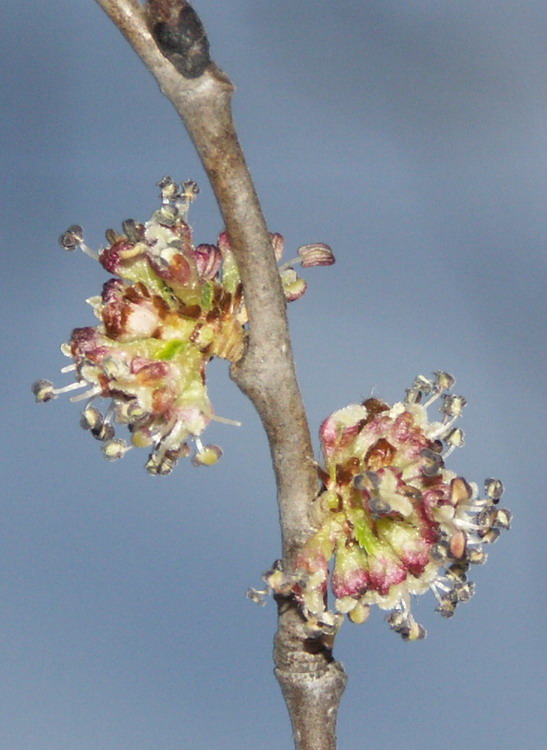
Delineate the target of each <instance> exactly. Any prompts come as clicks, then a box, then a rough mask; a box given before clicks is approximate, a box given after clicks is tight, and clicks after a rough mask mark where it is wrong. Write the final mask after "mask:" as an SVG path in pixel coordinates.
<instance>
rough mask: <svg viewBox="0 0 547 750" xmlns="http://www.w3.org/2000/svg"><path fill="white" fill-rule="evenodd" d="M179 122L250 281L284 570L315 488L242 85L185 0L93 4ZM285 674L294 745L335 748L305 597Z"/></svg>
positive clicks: (249, 378)
mask: <svg viewBox="0 0 547 750" xmlns="http://www.w3.org/2000/svg"><path fill="white" fill-rule="evenodd" d="M96 1H97V2H98V4H99V5H100V6H101V7H102V8H103V10H104V11H105V12H106V13H107V14H108V15H109V16H110V18H111V19H112V21H113V22H114V23H115V24H116V26H117V27H118V28H119V29H120V31H121V32H122V33H123V34H124V36H125V37H126V39H127V40H128V41H129V43H130V44H131V46H132V47H133V49H134V50H135V52H136V53H137V54H138V55H139V57H140V58H141V60H142V61H143V62H144V64H145V65H146V67H147V68H148V69H149V70H150V71H151V72H152V74H153V75H154V76H155V78H156V80H157V81H158V84H159V86H160V88H161V90H162V92H163V93H164V94H165V96H167V98H168V99H169V100H170V101H171V102H172V104H173V106H174V107H175V109H176V110H177V112H178V113H179V115H180V117H181V118H182V120H183V122H184V124H185V126H186V128H187V130H188V133H189V135H190V137H191V138H192V141H193V142H194V145H195V147H196V149H197V151H198V153H199V155H200V158H201V160H202V163H203V166H204V168H205V170H206V172H207V175H208V177H209V180H210V182H211V185H212V187H213V190H214V193H215V195H216V198H217V201H218V204H219V207H220V211H221V213H222V216H223V219H224V222H225V225H226V230H227V232H228V234H229V236H230V240H231V244H232V247H233V251H234V255H235V257H236V260H237V263H238V267H239V271H240V275H241V280H242V283H243V289H244V295H245V305H246V308H247V311H248V315H249V341H248V348H247V351H246V353H245V355H244V357H243V358H242V359H241V360H240V361H239V362H238V363H237V365H234V366H233V367H232V377H233V379H234V381H235V382H236V383H237V384H238V386H239V387H240V388H241V390H242V391H243V392H244V393H245V394H246V395H247V396H248V397H249V398H250V399H251V401H252V403H253V404H254V406H255V408H256V409H257V411H258V413H259V415H260V417H261V420H262V423H263V425H264V428H265V430H266V433H267V436H268V441H269V445H270V451H271V455H272V462H273V467H274V472H275V477H276V482H277V491H278V503H279V510H280V520H281V529H282V537H283V557H284V565H285V567H286V569H288V570H290V569H292V567H293V565H294V561H295V557H296V555H297V554H298V551H299V549H300V547H301V546H302V544H303V542H304V541H305V539H306V538H307V537H308V536H309V534H310V531H311V527H310V522H309V518H308V512H309V507H310V503H311V501H312V500H313V498H314V497H315V495H316V492H317V476H316V471H315V466H314V463H313V450H312V445H311V438H310V432H309V428H308V424H307V419H306V414H305V411H304V406H303V403H302V398H301V395H300V391H299V388H298V383H297V380H296V375H295V371H294V360H293V356H292V350H291V342H290V339H289V333H288V326H287V318H286V309H285V299H284V295H283V291H282V287H281V282H280V278H279V272H278V270H277V266H276V262H275V257H274V253H273V249H272V245H271V240H270V236H269V234H268V230H267V226H266V222H265V219H264V216H263V214H262V210H261V207H260V204H259V201H258V198H257V195H256V192H255V189H254V186H253V182H252V179H251V176H250V174H249V171H248V169H247V166H246V164H245V159H244V155H243V152H242V150H241V147H240V145H239V141H238V138H237V133H236V130H235V127H234V124H233V120H232V114H231V96H232V92H233V85H232V83H231V82H230V80H229V79H228V77H227V76H226V75H225V74H224V73H223V72H222V71H221V70H220V69H219V68H218V67H217V66H216V65H215V63H214V62H213V61H212V60H211V59H210V57H209V45H208V41H207V37H206V35H205V31H204V29H203V26H202V24H201V21H200V20H199V18H198V16H197V14H196V13H195V11H194V10H193V8H192V7H191V6H190V5H189V4H188V3H186V2H182V0H149V2H148V3H147V9H146V12H145V9H144V7H143V6H141V4H140V3H139V2H137V0H96ZM278 609H279V629H278V633H277V636H276V646H275V654H274V655H275V662H276V675H277V677H278V680H279V682H280V684H281V688H282V691H283V695H284V697H285V700H286V702H287V705H288V708H289V713H290V716H291V721H292V724H293V732H294V738H295V746H296V748H297V750H333V749H334V748H335V746H336V739H335V724H336V713H337V708H338V704H339V701H340V698H341V696H342V692H343V690H344V686H345V680H346V678H345V674H344V672H343V670H342V667H341V666H340V665H339V664H337V663H336V662H335V661H334V660H333V659H332V654H331V648H330V644H328V643H326V642H324V641H322V640H318V641H310V639H309V638H308V637H307V636H306V633H305V631H304V628H303V619H302V617H301V615H300V613H299V611H298V608H297V606H296V604H295V603H294V602H293V601H291V600H287V599H283V598H278Z"/></svg>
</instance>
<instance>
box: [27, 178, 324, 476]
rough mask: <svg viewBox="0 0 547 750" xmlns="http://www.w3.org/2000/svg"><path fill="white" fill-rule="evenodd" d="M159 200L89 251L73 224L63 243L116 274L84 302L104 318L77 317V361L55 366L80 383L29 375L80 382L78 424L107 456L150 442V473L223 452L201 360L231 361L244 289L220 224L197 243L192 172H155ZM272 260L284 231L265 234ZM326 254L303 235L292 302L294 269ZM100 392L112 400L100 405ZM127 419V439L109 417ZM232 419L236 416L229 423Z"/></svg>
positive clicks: (72, 350)
mask: <svg viewBox="0 0 547 750" xmlns="http://www.w3.org/2000/svg"><path fill="white" fill-rule="evenodd" d="M159 187H160V189H161V198H162V203H161V206H160V208H159V209H158V210H157V211H155V212H154V213H153V215H152V217H151V218H150V220H149V221H147V222H146V223H145V224H141V223H139V222H137V221H135V220H133V219H128V220H127V221H124V222H123V223H122V228H123V232H122V233H118V232H116V231H114V230H113V229H109V230H107V232H106V241H107V243H108V244H107V246H106V247H104V248H103V249H101V250H100V251H99V253H95V252H94V251H93V250H91V249H90V248H89V247H88V246H87V245H86V243H85V242H84V238H83V231H82V228H81V227H80V226H76V225H74V226H71V227H69V229H68V230H67V231H66V232H65V233H64V234H63V235H61V237H60V238H59V242H60V244H61V246H62V247H63V248H65V249H66V250H74V249H76V248H80V249H81V250H82V251H83V252H84V253H86V254H87V255H89V256H91V257H93V258H94V259H96V260H98V261H99V262H100V263H101V265H102V266H103V267H104V268H105V269H106V271H108V272H109V273H111V274H113V275H114V278H111V279H109V280H108V281H107V282H106V283H105V284H104V285H103V289H102V293H101V294H100V295H99V296H97V297H91V298H90V299H88V300H87V302H88V303H89V304H90V305H91V307H92V308H93V312H94V313H95V316H96V317H97V318H98V320H99V324H98V325H97V326H95V327H90V326H88V327H85V328H76V329H74V331H73V332H72V336H71V338H70V340H69V341H68V342H67V343H65V344H63V345H62V347H61V351H62V352H63V354H65V355H66V356H67V357H69V358H71V359H72V360H73V363H72V364H71V365H68V366H67V367H65V368H63V369H62V372H63V373H67V372H73V373H74V374H75V382H73V383H71V384H70V385H67V386H65V387H62V388H55V387H54V385H53V383H52V382H50V381H49V380H39V381H37V382H36V383H34V385H33V392H34V394H35V396H36V400H37V401H38V402H45V401H49V400H51V399H54V398H56V397H57V396H58V395H60V394H61V393H65V392H71V391H77V390H80V391H82V392H81V393H79V394H77V395H74V396H72V397H71V401H76V402H79V401H81V402H83V403H84V408H83V411H82V414H81V419H80V424H81V426H82V427H83V428H84V429H86V430H89V431H90V432H91V434H92V435H93V437H95V438H96V439H98V440H100V441H101V442H102V449H103V454H104V456H105V458H107V459H108V460H115V459H118V458H121V457H122V456H123V455H124V454H125V453H126V452H127V451H128V450H129V449H130V448H131V447H144V448H147V449H148V450H149V451H150V454H149V458H148V461H147V463H146V469H147V471H148V472H149V473H150V474H155V475H158V474H159V475H165V474H169V473H170V472H171V470H172V469H173V467H174V466H175V464H176V463H177V461H178V459H179V458H181V457H183V456H189V455H191V454H193V459H192V461H193V463H194V464H195V465H211V464H213V463H215V462H216V461H217V460H218V458H219V457H220V455H221V453H222V451H221V449H220V448H219V447H218V446H216V445H207V446H204V445H203V444H202V442H201V439H200V435H201V434H202V432H203V431H204V430H205V428H206V427H207V425H208V423H209V422H210V421H211V420H212V419H216V420H218V421H224V422H230V421H231V420H223V419H221V418H219V417H216V416H215V415H214V413H213V409H212V406H211V402H210V400H209V395H208V392H207V385H206V378H205V372H206V366H207V364H208V362H209V361H210V360H211V359H212V358H213V357H215V356H216V357H221V358H223V359H226V360H229V361H230V362H237V361H238V360H239V359H240V358H241V356H242V355H243V352H244V349H245V341H246V323H247V312H246V309H245V303H244V299H243V288H242V284H241V280H240V276H239V272H238V268H237V264H236V262H235V259H234V255H233V252H232V249H231V246H230V240H229V237H228V235H227V234H226V232H222V234H221V235H220V236H219V238H218V241H217V244H216V245H212V244H201V245H197V246H195V245H194V244H193V242H192V230H191V228H190V226H189V224H188V223H187V218H188V210H189V207H190V204H191V203H192V201H193V200H194V199H195V197H196V195H197V193H198V192H199V190H198V187H197V185H196V183H195V182H193V181H186V182H184V183H183V184H182V185H180V186H179V185H177V183H175V182H174V181H173V180H171V178H170V177H165V178H164V179H163V180H161V182H160V183H159ZM271 239H272V245H273V248H274V252H275V255H276V259H277V260H278V261H279V260H280V259H281V256H282V254H283V246H284V241H283V237H282V236H281V235H280V234H272V235H271ZM297 263H298V264H300V265H301V266H302V267H304V268H305V267H311V266H317V265H331V264H332V263H334V256H333V254H332V251H331V249H330V248H329V247H328V245H324V244H313V245H305V246H304V247H301V248H300V249H299V251H298V257H297V258H295V259H293V260H292V261H289V262H288V263H284V264H283V265H282V266H280V269H279V271H280V275H281V281H282V284H283V289H284V292H285V297H286V299H287V300H288V301H292V300H295V299H298V298H299V297H300V296H302V294H304V292H305V290H306V282H305V281H304V280H303V279H301V278H300V277H299V276H298V275H297V274H296V272H295V270H294V267H293V266H294V265H295V264H297ZM97 399H108V400H109V402H110V403H109V405H108V406H107V408H106V411H105V413H104V414H103V413H101V411H100V410H99V409H98V408H97V405H96V402H97ZM116 423H117V424H120V425H126V426H127V428H128V430H129V433H130V443H128V442H126V441H125V440H123V439H121V438H118V437H116V434H115V424H116ZM232 424H238V423H237V422H232Z"/></svg>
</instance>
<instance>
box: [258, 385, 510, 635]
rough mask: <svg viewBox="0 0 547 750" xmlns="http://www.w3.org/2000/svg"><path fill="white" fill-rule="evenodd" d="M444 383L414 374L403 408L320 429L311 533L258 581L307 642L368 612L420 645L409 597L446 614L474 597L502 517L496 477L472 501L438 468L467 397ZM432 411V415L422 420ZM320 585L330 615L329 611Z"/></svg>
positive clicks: (470, 488) (333, 419) (350, 413)
mask: <svg viewBox="0 0 547 750" xmlns="http://www.w3.org/2000/svg"><path fill="white" fill-rule="evenodd" d="M453 384H454V378H453V377H452V376H451V375H448V374H447V373H444V372H437V373H435V377H434V378H433V379H429V378H426V377H424V376H419V377H417V378H416V380H415V382H414V385H413V386H412V388H410V389H409V390H408V391H407V397H406V400H405V401H404V402H401V403H396V404H394V405H393V406H389V405H388V404H386V403H384V402H383V401H381V400H380V399H378V398H369V399H367V400H366V401H365V402H364V403H362V404H351V405H350V406H346V407H345V408H344V409H340V410H339V411H336V412H334V414H332V415H331V416H330V417H329V418H328V419H326V420H325V422H323V424H322V426H321V430H320V437H321V444H322V450H323V455H324V458H325V470H323V469H320V470H319V471H320V478H321V480H322V482H323V491H322V492H321V493H320V494H319V495H318V497H317V499H316V500H315V501H314V505H313V510H312V517H313V522H314V525H315V527H316V529H317V531H316V532H315V533H314V534H313V535H312V536H311V538H310V539H309V540H308V541H307V543H306V544H305V546H304V548H303V549H302V552H301V554H300V556H299V557H298V559H297V561H296V566H295V572H294V573H293V574H292V575H285V574H284V573H283V571H282V570H280V569H279V566H277V567H276V568H274V570H271V571H268V572H267V573H266V574H265V577H264V580H265V581H266V583H267V584H268V588H269V589H271V590H273V591H275V592H277V593H282V594H285V595H286V594H287V593H291V594H293V595H295V596H296V598H297V599H298V601H299V602H300V604H301V607H302V611H303V614H304V615H305V617H306V620H307V627H308V629H309V630H310V631H311V632H312V633H325V634H329V633H330V634H333V633H335V632H336V630H337V629H338V628H339V627H340V624H341V622H342V620H343V615H347V616H348V617H349V619H350V620H351V621H353V622H355V623H362V622H364V621H365V620H366V619H367V617H368V615H369V612H370V607H371V605H374V604H376V605H378V606H379V607H380V608H381V609H384V610H387V611H389V615H388V617H387V621H388V623H389V624H390V626H391V628H392V629H393V630H394V631H395V632H397V633H399V635H401V636H402V638H403V639H405V640H417V639H421V638H423V637H424V636H425V630H424V628H423V627H422V626H421V625H420V624H418V623H417V622H416V621H415V619H414V617H413V615H412V612H411V596H412V595H413V594H423V593H425V592H426V591H428V590H430V589H431V591H432V592H433V594H434V595H435V597H436V599H437V602H438V606H437V610H436V611H437V612H439V613H440V614H441V615H442V616H444V617H452V615H453V614H454V612H455V610H456V608H457V606H458V605H459V604H461V603H463V602H467V601H469V599H470V598H471V596H472V595H473V593H474V584H473V583H472V582H471V581H469V580H468V577H467V575H468V571H469V569H470V568H471V567H472V566H474V565H478V564H482V563H484V562H485V561H486V557H487V554H486V552H485V551H484V549H483V545H485V544H489V543H492V542H495V541H496V539H497V538H498V537H499V535H500V531H501V530H503V529H507V528H509V526H510V521H511V514H510V512H509V511H508V510H505V509H501V508H499V507H498V502H499V499H500V497H501V495H502V492H503V486H502V483H501V482H500V481H499V480H497V479H487V480H486V482H485V494H484V497H479V492H478V488H477V486H476V485H475V484H473V483H469V482H467V481H466V480H465V479H464V478H463V477H461V476H458V475H457V474H455V473H454V472H453V471H450V470H449V469H446V468H445V459H446V458H447V457H448V455H449V454H450V453H451V452H452V451H453V450H454V448H456V447H458V446H461V445H463V432H462V430H461V429H460V428H459V427H456V426H455V422H456V420H457V419H458V417H459V416H460V415H461V413H462V410H463V408H464V406H465V404H466V400H465V398H463V397H462V396H458V395H455V394H453V393H451V388H452V386H453ZM435 402H437V403H440V414H441V418H440V421H429V417H428V413H427V409H428V407H430V406H431V405H432V404H433V403H435ZM329 568H331V569H332V574H331V570H329ZM329 576H331V587H332V592H333V594H334V596H335V603H334V610H335V611H329V610H328V609H327V606H326V600H327V585H328V580H329ZM255 593H261V592H255ZM253 598H255V597H253Z"/></svg>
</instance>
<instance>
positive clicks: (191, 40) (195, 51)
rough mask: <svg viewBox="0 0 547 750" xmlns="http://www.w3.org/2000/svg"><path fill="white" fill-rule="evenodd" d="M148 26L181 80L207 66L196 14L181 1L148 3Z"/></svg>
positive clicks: (206, 51) (204, 37)
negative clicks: (182, 77) (181, 77)
mask: <svg viewBox="0 0 547 750" xmlns="http://www.w3.org/2000/svg"><path fill="white" fill-rule="evenodd" d="M147 15H148V26H149V28H150V32H151V34H152V36H153V37H154V39H155V40H156V42H157V44H158V47H159V48H160V50H161V52H162V54H163V55H164V56H165V57H166V58H167V59H168V60H169V62H171V63H172V64H173V65H174V66H175V68H176V69H177V70H178V71H179V73H180V74H181V75H183V76H184V77H185V78H199V76H200V75H202V73H203V72H204V71H205V70H206V68H208V67H209V65H210V64H211V57H210V55H209V40H208V39H207V34H206V32H205V29H204V27H203V24H202V22H201V19H200V18H199V16H198V14H197V13H196V11H195V10H194V9H193V8H192V6H191V5H190V3H187V2H184V0H177V1H176V2H173V0H148V14H147Z"/></svg>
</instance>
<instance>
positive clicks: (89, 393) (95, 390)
mask: <svg viewBox="0 0 547 750" xmlns="http://www.w3.org/2000/svg"><path fill="white" fill-rule="evenodd" d="M84 385H89V383H87V382H85V381H84V382H83V383H82V384H81V385H80V388H82V387H83V386H84ZM102 392H103V391H102V388H101V387H100V386H99V385H96V386H94V387H93V388H91V389H90V390H89V391H86V392H85V393H80V395H79V396H71V397H70V400H71V401H72V403H76V402H77V401H85V400H86V399H87V398H93V397H94V396H100V395H101V393H102Z"/></svg>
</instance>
